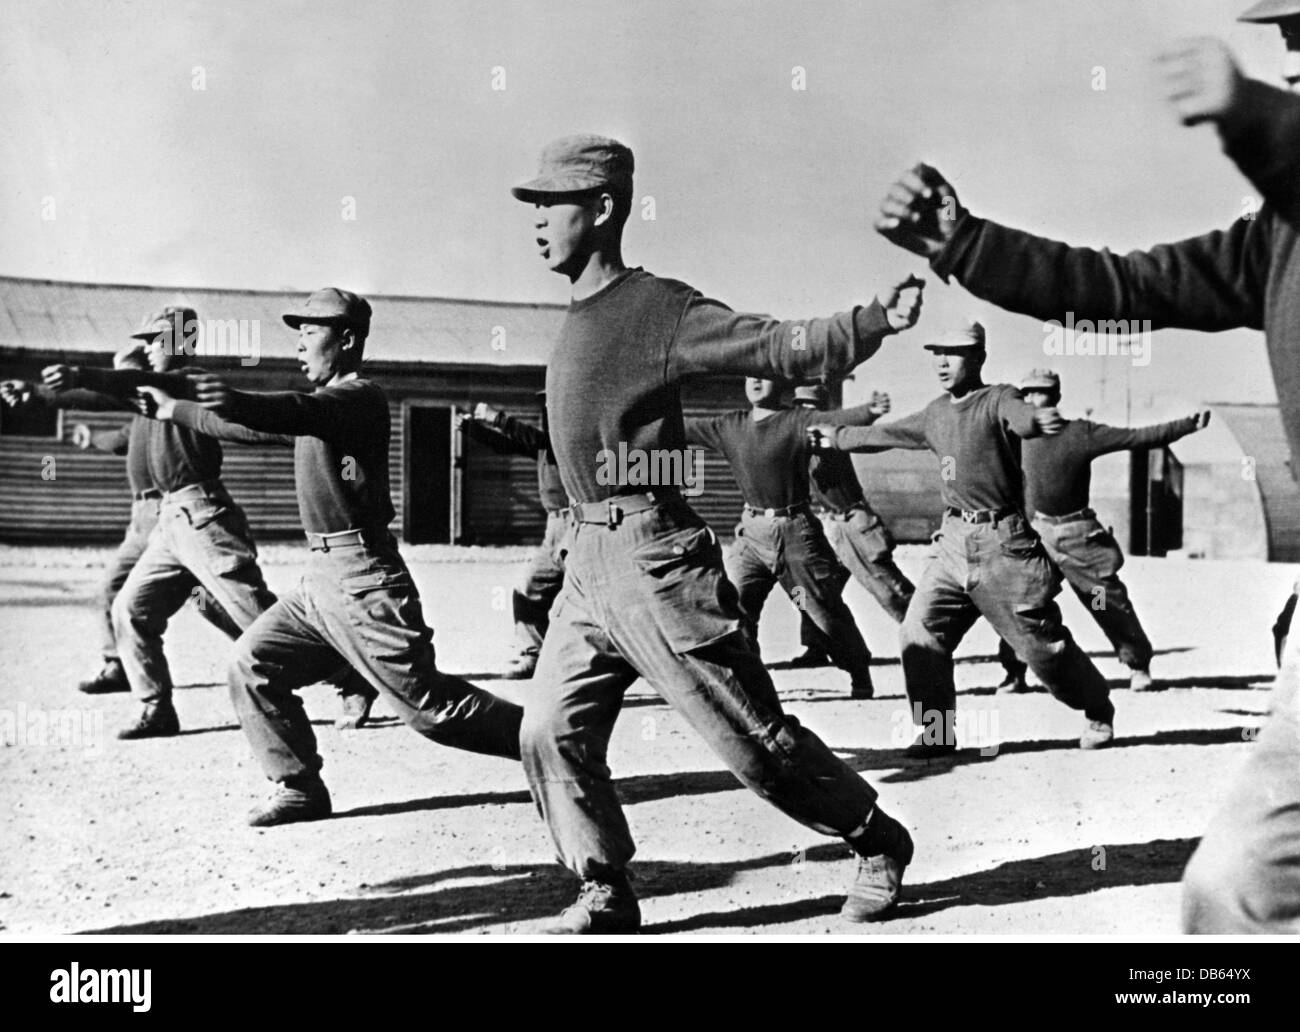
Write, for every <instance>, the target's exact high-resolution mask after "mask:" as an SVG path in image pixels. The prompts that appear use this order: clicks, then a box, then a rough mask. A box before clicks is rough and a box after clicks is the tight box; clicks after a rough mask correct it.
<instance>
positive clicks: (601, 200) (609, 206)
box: [592, 193, 614, 226]
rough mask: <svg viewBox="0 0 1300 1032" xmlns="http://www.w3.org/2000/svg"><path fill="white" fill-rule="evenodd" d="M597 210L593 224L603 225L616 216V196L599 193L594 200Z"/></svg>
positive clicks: (593, 203)
mask: <svg viewBox="0 0 1300 1032" xmlns="http://www.w3.org/2000/svg"><path fill="white" fill-rule="evenodd" d="M592 205H593V206H594V208H595V211H596V219H595V221H594V222H592V225H593V226H603V225H605V224H606V223H608V222H609V220H610V219H612V218H613V217H614V197H613V195H612V194H607V193H602V194H598V195H597V196H596V197H595V199H594V200H593V201H592Z"/></svg>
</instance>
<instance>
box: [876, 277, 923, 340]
mask: <svg viewBox="0 0 1300 1032" xmlns="http://www.w3.org/2000/svg"><path fill="white" fill-rule="evenodd" d="M924 293H925V280H923V279H922V278H921V277H920V276H908V277H907V279H905V280H903V281H902V282H901V283H897V284H895V285H894V286H893V287H891V288H890V289H889V292H888V293H887V294H885V296H884V297H880V298H877V300H878V301H879V302H880V307H881V308H883V309H884V310H885V319H886V320H887V321H888V323H889V325H890V327H891V328H892V329H893V331H894V332H895V333H901V332H902V331H903V330H910V329H911V328H912V327H913V326H915V325H916V320H917V319H919V318H921V302H922V300H923V295H924Z"/></svg>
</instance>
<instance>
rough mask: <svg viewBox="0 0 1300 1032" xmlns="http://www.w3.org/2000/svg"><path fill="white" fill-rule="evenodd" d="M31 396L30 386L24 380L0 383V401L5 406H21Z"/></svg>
mask: <svg viewBox="0 0 1300 1032" xmlns="http://www.w3.org/2000/svg"><path fill="white" fill-rule="evenodd" d="M31 396H32V385H31V384H30V383H28V382H27V381H26V380H4V381H0V401H3V402H4V403H5V404H6V405H15V406H17V405H23V404H26V402H27V400H28V399H29V398H31Z"/></svg>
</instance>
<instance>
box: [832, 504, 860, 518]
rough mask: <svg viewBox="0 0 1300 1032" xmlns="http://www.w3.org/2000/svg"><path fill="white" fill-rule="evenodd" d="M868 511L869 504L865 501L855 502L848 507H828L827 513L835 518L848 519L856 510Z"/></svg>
mask: <svg viewBox="0 0 1300 1032" xmlns="http://www.w3.org/2000/svg"><path fill="white" fill-rule="evenodd" d="M866 511H867V506H866V503H865V502H854V503H853V504H852V505H850V506H849V507H848V508H847V509H827V510H826V515H827V516H829V517H830V518H831V519H833V520H847V519H850V518H851V517H852V516H853V514H854V513H855V512H866Z"/></svg>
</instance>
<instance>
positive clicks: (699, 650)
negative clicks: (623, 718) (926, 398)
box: [521, 501, 876, 878]
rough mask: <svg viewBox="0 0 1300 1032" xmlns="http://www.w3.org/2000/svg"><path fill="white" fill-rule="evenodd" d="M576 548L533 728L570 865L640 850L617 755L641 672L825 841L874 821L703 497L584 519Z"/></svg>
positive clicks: (527, 749)
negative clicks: (731, 573)
mask: <svg viewBox="0 0 1300 1032" xmlns="http://www.w3.org/2000/svg"><path fill="white" fill-rule="evenodd" d="M565 548H566V551H567V554H566V558H565V581H564V588H563V589H562V590H561V592H560V597H559V599H558V601H557V602H556V604H555V608H554V610H552V613H551V629H550V633H548V634H547V636H546V641H545V643H544V644H543V645H542V653H541V658H540V660H539V662H538V667H537V673H536V675H535V678H534V689H533V691H532V693H530V694H529V696H528V700H527V702H526V703H525V707H524V723H523V730H522V733H521V747H522V751H523V760H524V771H525V773H526V774H527V776H528V783H529V787H530V788H531V790H532V793H533V798H534V800H536V802H537V806H538V809H539V810H540V811H541V814H542V817H543V819H544V820H545V821H546V823H547V826H548V827H549V828H550V831H551V835H552V836H553V838H554V840H555V846H556V849H557V851H558V854H559V858H560V861H561V862H562V863H563V864H564V865H565V866H567V867H568V868H569V869H570V870H572V871H573V872H574V873H576V874H577V875H579V876H580V877H583V878H603V877H608V876H609V875H610V874H612V873H614V872H617V871H620V870H622V869H623V868H624V867H626V865H627V864H628V862H629V861H630V860H631V858H632V855H633V853H634V851H635V847H634V845H633V842H632V836H631V833H630V831H629V830H628V825H627V820H626V818H625V817H624V814H623V809H622V806H621V805H620V803H619V799H618V793H617V792H616V791H615V788H614V783H613V781H612V779H611V776H610V768H609V765H608V763H607V760H606V754H607V750H608V746H609V738H610V735H611V733H612V732H613V728H614V722H615V720H616V719H617V717H618V713H619V709H620V707H621V706H622V702H623V695H624V693H625V692H626V691H627V689H628V687H629V686H630V685H631V684H632V682H633V681H635V680H636V679H637V678H638V677H644V678H645V680H646V681H647V682H648V683H649V684H650V686H651V687H652V688H654V689H655V691H657V692H658V693H659V694H660V695H661V696H662V697H663V698H664V700H665V701H667V702H668V703H669V704H670V705H671V706H673V707H674V708H675V709H676V710H678V712H680V713H681V714H682V715H683V716H684V717H685V719H686V720H687V721H688V722H689V723H690V724H691V725H692V726H693V727H694V728H695V730H696V732H698V733H699V734H700V735H701V736H702V737H703V738H704V740H705V741H706V742H707V743H708V744H709V745H710V746H711V747H712V748H713V750H714V751H715V752H716V753H717V754H718V756H719V757H720V758H721V759H722V761H723V762H724V763H725V764H726V765H727V767H728V768H730V769H731V771H732V772H733V773H734V774H735V775H736V776H737V777H738V778H739V779H740V780H741V782H742V783H744V784H745V785H746V786H747V787H749V788H751V789H752V790H753V791H755V792H757V793H758V794H759V795H761V796H762V797H763V798H765V799H767V800H768V801H769V802H771V803H772V804H774V805H775V806H776V807H778V808H779V809H780V810H782V811H783V812H784V813H786V814H788V815H789V816H790V817H793V818H794V819H795V820H798V821H800V822H802V823H803V824H805V825H807V826H808V827H810V828H814V829H816V830H817V831H820V832H822V833H825V834H835V835H847V834H850V833H852V832H853V831H856V830H857V829H858V828H860V827H861V826H862V824H863V822H864V820H865V819H866V817H867V815H868V814H869V813H870V812H871V809H872V807H873V805H874V803H875V799H876V792H875V790H874V789H873V788H872V787H871V786H870V785H869V784H868V783H867V782H866V781H864V780H863V779H862V778H861V777H859V776H858V775H857V774H856V773H855V772H854V771H853V770H852V769H850V768H849V767H848V766H847V765H846V764H845V763H844V762H843V761H841V760H840V759H838V758H837V757H836V756H835V754H834V753H832V752H831V751H830V749H828V748H827V747H826V745H825V744H824V743H823V742H822V741H821V739H820V738H818V737H817V736H816V735H815V734H813V733H812V732H811V731H808V730H807V729H806V728H804V727H802V726H801V725H800V724H799V722H798V721H797V720H796V719H795V718H794V717H791V716H789V715H787V714H786V713H785V712H784V711H783V710H782V708H781V702H780V699H779V698H778V697H777V693H776V689H775V688H774V687H773V685H772V680H771V677H770V676H769V675H768V672H767V670H766V669H765V668H764V666H763V663H762V660H761V659H760V658H759V656H758V654H757V651H756V650H755V649H754V647H753V645H752V644H751V642H750V640H749V638H748V636H747V635H746V634H745V633H744V632H743V631H742V629H741V613H740V608H739V604H738V601H737V597H736V591H735V588H734V586H733V585H732V584H731V582H730V581H728V580H727V577H726V574H725V573H724V571H723V565H722V550H721V547H720V546H719V544H718V541H717V538H716V537H715V536H714V534H713V531H712V530H710V529H709V527H708V525H707V524H706V523H705V522H704V521H703V520H702V519H701V518H700V517H699V516H698V515H696V513H694V512H693V511H692V510H691V509H690V507H689V506H687V505H686V504H685V503H684V502H681V501H668V502H664V503H661V504H660V505H658V506H656V507H654V508H652V509H648V510H646V511H644V512H640V513H636V514H634V515H628V516H624V517H623V518H622V521H621V522H619V523H617V524H616V525H615V526H607V525H602V524H589V523H575V524H573V525H572V526H571V527H570V529H569V531H568V534H567V536H566V538H565Z"/></svg>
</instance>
